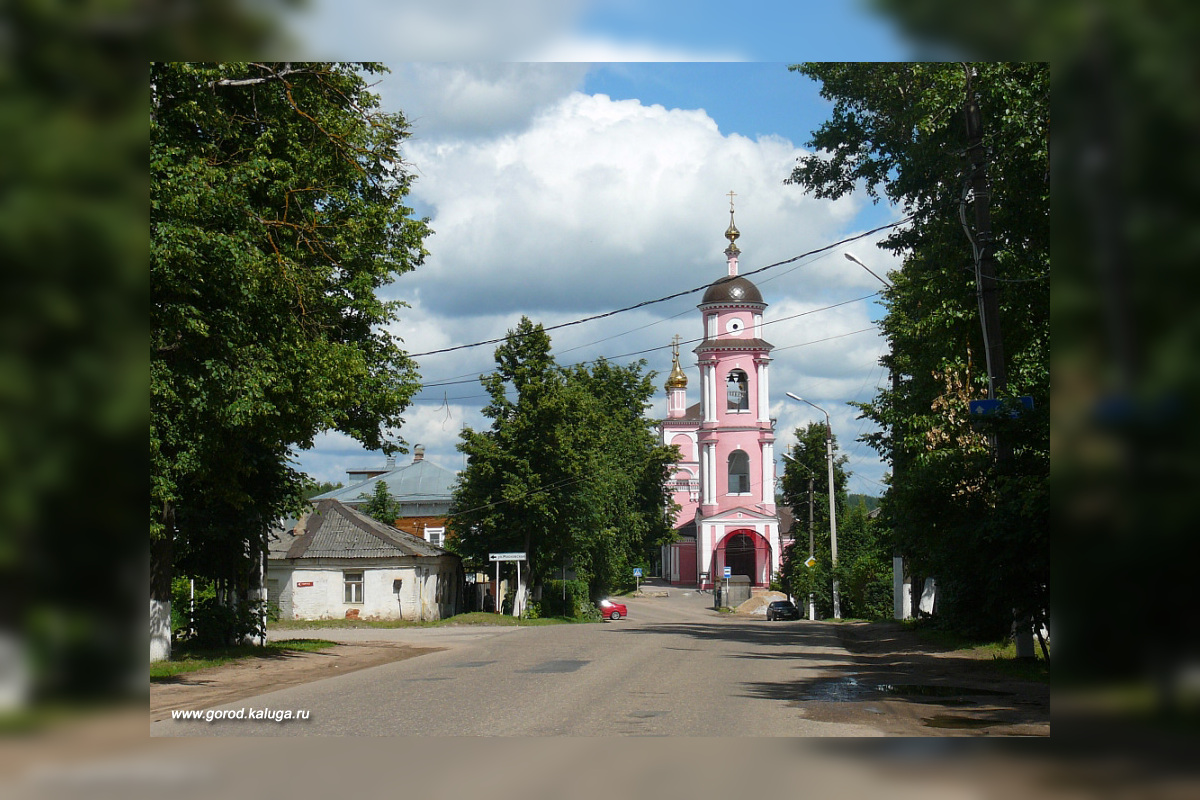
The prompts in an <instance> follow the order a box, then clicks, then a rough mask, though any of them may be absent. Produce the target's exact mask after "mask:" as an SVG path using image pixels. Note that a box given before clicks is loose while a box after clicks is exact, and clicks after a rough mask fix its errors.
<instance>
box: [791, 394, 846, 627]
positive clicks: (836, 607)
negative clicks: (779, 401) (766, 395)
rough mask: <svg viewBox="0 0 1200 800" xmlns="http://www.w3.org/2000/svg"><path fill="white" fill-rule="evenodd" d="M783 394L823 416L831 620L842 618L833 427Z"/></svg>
mask: <svg viewBox="0 0 1200 800" xmlns="http://www.w3.org/2000/svg"><path fill="white" fill-rule="evenodd" d="M785 394H786V395H787V396H788V397H790V398H792V399H793V400H798V401H800V402H801V403H808V404H809V405H810V406H812V407H813V408H815V409H816V410H817V411H820V412H821V413H822V414H824V415H825V460H826V461H827V462H828V463H829V551H830V555H831V556H832V559H833V569H834V570H835V572H834V576H833V618H834V619H841V618H842V603H841V596H840V594H839V593H838V579H837V573H836V570H837V508H836V506H835V503H834V489H833V425H832V423H830V421H829V412H828V411H826V410H825V409H823V408H821V407H820V406H819V405H817V404H816V403H812V402H809V401H808V400H805V399H804V398H803V397H800V396H798V395H794V394H792V393H791V392H785Z"/></svg>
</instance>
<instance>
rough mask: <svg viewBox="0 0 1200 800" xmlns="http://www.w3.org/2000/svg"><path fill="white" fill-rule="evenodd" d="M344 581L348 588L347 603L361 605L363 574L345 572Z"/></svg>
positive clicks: (343, 574)
mask: <svg viewBox="0 0 1200 800" xmlns="http://www.w3.org/2000/svg"><path fill="white" fill-rule="evenodd" d="M342 581H343V582H344V583H345V586H346V602H347V603H361V602H362V601H363V574H362V573H361V572H343V573H342Z"/></svg>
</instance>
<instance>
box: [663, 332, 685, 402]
mask: <svg viewBox="0 0 1200 800" xmlns="http://www.w3.org/2000/svg"><path fill="white" fill-rule="evenodd" d="M666 388H668V389H686V388H687V375H685V374H684V373H683V370H682V369H681V368H680V366H679V335H678V334H676V335H675V341H673V342H671V374H670V375H669V376H667V384H666Z"/></svg>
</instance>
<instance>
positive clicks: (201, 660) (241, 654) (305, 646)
mask: <svg viewBox="0 0 1200 800" xmlns="http://www.w3.org/2000/svg"><path fill="white" fill-rule="evenodd" d="M336 644H337V643H336V642H330V641H326V640H325V639H290V640H288V641H286V642H267V645H266V647H260V646H259V645H255V644H242V645H235V646H230V647H209V648H198V647H189V646H188V645H186V644H182V645H176V646H175V647H174V648H173V649H172V652H171V660H170V661H156V662H154V663H153V664H151V665H150V682H151V683H153V682H154V681H162V680H166V679H168V678H172V677H174V676H176V675H182V674H183V673H185V672H195V671H196V670H198V669H207V668H208V667H219V666H221V665H222V664H230V663H232V662H234V661H242V660H249V659H253V658H279V657H281V656H284V655H286V654H288V653H311V652H314V651H317V650H326V649H328V648H330V647H333V646H335V645H336Z"/></svg>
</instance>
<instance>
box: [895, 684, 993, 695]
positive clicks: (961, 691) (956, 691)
mask: <svg viewBox="0 0 1200 800" xmlns="http://www.w3.org/2000/svg"><path fill="white" fill-rule="evenodd" d="M877 688H878V689H879V691H881V692H883V693H884V694H890V695H895V696H897V697H1003V696H1005V695H1010V694H1012V692H1000V691H997V690H995V689H972V688H970V687H967V686H935V685H930V684H925V683H885V684H881V685H880V686H879V687H877Z"/></svg>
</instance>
